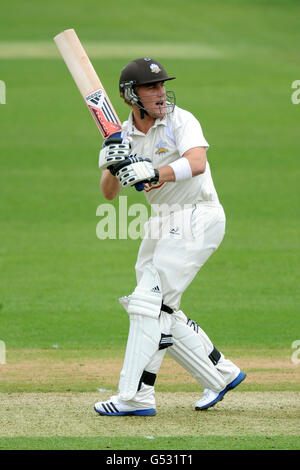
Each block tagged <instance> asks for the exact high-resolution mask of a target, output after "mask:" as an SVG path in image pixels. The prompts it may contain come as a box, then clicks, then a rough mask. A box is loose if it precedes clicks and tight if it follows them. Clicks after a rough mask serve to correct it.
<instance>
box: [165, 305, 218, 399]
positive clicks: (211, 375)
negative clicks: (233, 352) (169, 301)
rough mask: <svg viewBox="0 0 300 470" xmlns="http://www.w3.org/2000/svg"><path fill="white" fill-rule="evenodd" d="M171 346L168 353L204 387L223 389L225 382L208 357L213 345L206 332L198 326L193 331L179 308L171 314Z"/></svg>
mask: <svg viewBox="0 0 300 470" xmlns="http://www.w3.org/2000/svg"><path fill="white" fill-rule="evenodd" d="M171 316H172V319H173V325H172V327H171V334H172V335H173V346H171V347H169V348H168V354H170V356H171V357H173V358H174V359H175V360H176V361H177V362H178V363H179V364H180V365H182V366H183V367H184V368H185V369H186V370H187V371H188V372H189V373H190V374H191V376H192V377H194V378H195V379H196V380H197V381H198V382H199V383H200V384H201V385H202V386H203V387H204V388H209V389H210V390H213V391H215V392H218V391H221V390H223V389H224V388H225V387H226V385H227V383H226V381H225V379H224V377H223V375H222V374H221V373H220V372H219V370H218V369H217V367H215V366H214V364H213V363H212V361H211V360H210V359H209V357H208V356H209V354H210V353H211V352H212V350H213V348H214V346H213V344H212V342H211V340H210V339H209V338H208V336H207V335H206V333H205V332H204V331H203V330H201V328H198V332H196V331H194V329H193V328H191V327H190V326H189V325H187V317H186V316H185V314H184V313H183V312H182V311H181V310H179V311H177V312H174V313H173V314H172V315H171Z"/></svg>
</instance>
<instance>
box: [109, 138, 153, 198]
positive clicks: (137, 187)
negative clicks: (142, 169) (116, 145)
mask: <svg viewBox="0 0 300 470" xmlns="http://www.w3.org/2000/svg"><path fill="white" fill-rule="evenodd" d="M109 139H121V140H122V136H121V132H115V133H114V134H111V135H110V136H109V137H108V138H107V139H106V141H108V140H109ZM134 186H135V189H136V190H137V191H143V190H144V183H136V184H135V185H134Z"/></svg>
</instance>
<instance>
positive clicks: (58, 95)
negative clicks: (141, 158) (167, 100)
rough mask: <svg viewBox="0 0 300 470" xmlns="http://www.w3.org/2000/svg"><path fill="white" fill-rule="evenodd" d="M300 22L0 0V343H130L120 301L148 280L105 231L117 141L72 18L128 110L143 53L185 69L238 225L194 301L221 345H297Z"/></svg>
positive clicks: (182, 7)
mask: <svg viewBox="0 0 300 470" xmlns="http://www.w3.org/2000/svg"><path fill="white" fill-rule="evenodd" d="M299 17H300V4H299V2H298V1H296V0H294V1H275V0H268V1H251V2H248V1H243V0H240V1H237V0H236V1H234V0H228V1H226V2H222V1H220V0H211V1H198V0H197V1H196V0H187V1H186V2H182V1H179V0H172V1H171V0H165V1H164V2H161V1H157V0H153V1H151V2H148V3H141V2H139V1H137V0H133V1H131V2H130V3H129V4H128V3H126V2H123V1H120V0H116V1H114V2H113V3H111V4H108V3H107V2H104V1H92V0H88V1H85V2H82V1H80V2H79V1H78V0H75V1H74V0H73V1H72V2H71V1H63V2H61V1H57V0H54V1H52V2H51V3H47V4H46V3H44V2H38V1H36V0H30V1H27V2H22V1H20V0H18V1H14V2H13V3H8V4H6V5H2V6H1V15H0V80H3V81H4V82H5V83H6V104H5V105H2V104H1V105H0V191H1V193H0V194H1V204H0V224H1V225H0V339H2V340H3V341H5V343H6V346H7V348H48V347H52V345H53V344H57V345H59V347H60V348H78V349H81V348H82V349H89V348H99V349H106V348H113V349H116V350H118V348H123V347H124V344H125V341H126V338H127V330H128V317H127V315H126V314H125V312H124V310H123V309H122V307H121V306H120V305H119V302H118V297H121V296H122V295H128V294H129V293H130V292H131V291H132V290H133V288H134V287H135V272H134V263H135V260H136V255H137V250H138V247H139V243H140V240H99V239H98V238H97V237H96V226H97V223H98V222H99V217H97V216H96V210H97V207H98V206H99V205H100V204H102V203H104V202H107V201H105V200H104V198H103V196H102V195H101V193H100V190H99V177H100V173H99V170H98V152H99V148H100V146H101V144H102V139H101V136H100V134H99V133H98V130H97V128H96V125H95V123H94V122H93V120H92V119H91V118H90V116H89V112H88V110H87V108H86V107H85V105H84V102H83V100H82V98H81V96H80V94H79V92H78V90H77V88H76V86H75V84H74V82H73V80H72V78H71V76H70V74H69V72H68V70H67V69H66V66H65V64H64V63H63V61H62V59H61V58H60V56H59V55H58V52H57V50H56V46H55V44H54V42H53V37H54V36H55V35H56V34H57V33H59V32H61V31H62V30H64V29H67V28H75V30H76V31H77V34H78V36H79V38H80V39H81V41H82V42H83V43H84V45H85V46H86V49H87V52H88V53H89V51H91V60H92V62H93V65H94V67H95V69H96V70H97V72H98V73H99V75H100V76H101V80H102V81H103V84H104V86H105V88H106V90H107V92H108V93H109V95H110V97H111V99H112V101H113V103H114V106H115V108H116V109H117V111H118V113H119V115H120V117H121V119H122V120H124V119H126V118H127V114H128V108H127V107H126V106H124V104H123V103H122V101H121V99H120V98H119V96H118V80H119V74H120V70H121V68H122V67H123V66H124V65H125V64H126V63H128V62H129V61H130V60H132V59H134V58H136V57H137V54H138V56H143V55H153V56H155V58H156V59H157V60H159V61H161V62H162V63H163V64H164V65H165V67H166V69H167V71H168V72H169V74H172V75H176V77H177V79H176V80H175V81H173V82H172V87H171V89H173V90H174V91H175V92H176V97H177V104H178V105H179V106H180V107H183V108H186V109H188V110H190V111H191V112H193V113H194V114H195V116H196V117H197V118H198V119H199V121H200V123H201V125H202V128H203V132H204V135H205V137H206V139H207V140H208V142H209V143H210V149H209V152H208V158H209V161H210V165H211V168H212V172H213V178H214V182H215V185H216V188H217V191H218V194H219V197H220V199H221V202H222V203H223V206H224V209H225V212H226V215H227V233H226V236H225V239H224V241H223V243H222V245H221V247H220V248H219V250H218V251H217V253H216V254H215V255H214V256H213V257H212V258H211V259H210V260H209V261H208V263H207V264H206V265H205V266H204V267H203V269H202V270H201V271H200V272H199V274H198V276H197V277H196V279H195V280H194V281H193V283H192V285H191V286H190V288H189V289H188V290H187V291H186V293H185V294H184V296H183V299H182V306H181V307H182V309H183V310H184V311H185V312H186V314H187V315H188V316H190V317H192V318H193V319H194V320H196V321H198V323H199V324H200V325H201V327H202V328H203V329H204V330H205V331H206V332H207V333H208V334H209V335H210V336H211V337H212V339H213V341H214V342H215V344H217V345H218V347H219V346H220V347H244V346H247V347H248V348H251V347H253V348H274V349H277V348H284V349H289V348H291V343H292V341H294V340H296V339H299V337H300V315H299V310H300V309H299V300H300V299H299V274H300V268H299V264H300V263H299V261H300V259H299V229H300V219H299V183H298V181H299V176H300V175H299V169H300V162H299V150H300V140H299V123H300V105H295V104H293V103H292V101H291V95H292V92H293V90H292V88H291V85H292V82H293V81H294V80H297V79H300V68H299V63H300V62H299V59H300V50H299V36H300V31H299ZM29 46H30V47H31V48H32V47H33V50H34V51H35V52H34V54H35V55H36V56H35V57H32V55H33V52H31V53H28V50H29V49H28V48H29ZM110 50H111V51H114V52H112V54H111V55H112V57H110V56H109V51H110ZM26 51H27V52H26ZM31 51H32V49H31ZM92 51H93V53H92ZM95 51H96V52H95ZM97 51H98V52H97ZM101 51H103V53H104V57H103V58H101ZM143 51H145V52H143ZM154 52H155V54H154ZM124 194H125V193H124ZM126 194H127V195H128V198H129V199H128V204H130V203H133V202H140V203H143V202H144V196H143V194H140V193H137V192H135V191H134V190H131V191H128V192H126ZM113 204H114V205H115V206H116V207H117V206H118V201H114V202H113ZM129 220H130V218H129Z"/></svg>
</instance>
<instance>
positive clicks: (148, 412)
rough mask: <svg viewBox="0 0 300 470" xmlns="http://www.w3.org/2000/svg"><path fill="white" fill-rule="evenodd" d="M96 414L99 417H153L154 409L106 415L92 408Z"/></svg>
mask: <svg viewBox="0 0 300 470" xmlns="http://www.w3.org/2000/svg"><path fill="white" fill-rule="evenodd" d="M94 410H95V411H96V413H98V414H99V415H101V416H155V415H156V410H155V409H154V408H149V409H146V410H133V411H119V412H118V413H117V412H116V413H107V412H105V411H101V410H97V409H96V408H95V407H94Z"/></svg>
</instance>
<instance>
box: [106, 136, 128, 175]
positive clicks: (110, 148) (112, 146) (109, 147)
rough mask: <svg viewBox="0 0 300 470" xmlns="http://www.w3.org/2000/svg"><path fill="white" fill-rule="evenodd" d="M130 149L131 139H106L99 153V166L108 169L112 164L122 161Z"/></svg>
mask: <svg viewBox="0 0 300 470" xmlns="http://www.w3.org/2000/svg"><path fill="white" fill-rule="evenodd" d="M130 151H131V141H130V140H129V139H126V140H124V141H122V139H106V141H104V143H103V146H102V149H101V150H100V154H99V168H101V170H106V169H110V168H109V167H113V166H114V165H116V164H118V163H120V162H122V161H124V160H125V159H126V158H127V157H128V156H129V155H130Z"/></svg>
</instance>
